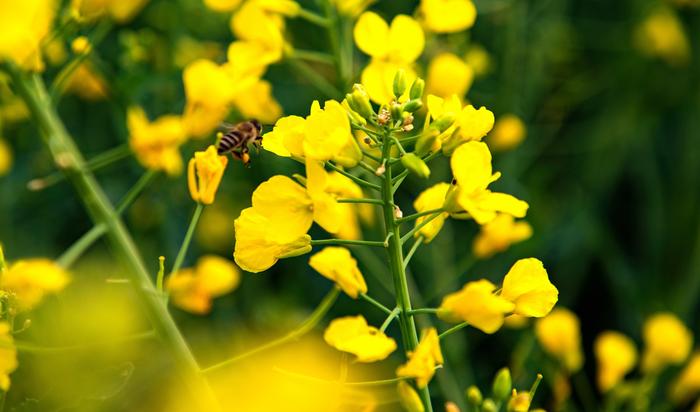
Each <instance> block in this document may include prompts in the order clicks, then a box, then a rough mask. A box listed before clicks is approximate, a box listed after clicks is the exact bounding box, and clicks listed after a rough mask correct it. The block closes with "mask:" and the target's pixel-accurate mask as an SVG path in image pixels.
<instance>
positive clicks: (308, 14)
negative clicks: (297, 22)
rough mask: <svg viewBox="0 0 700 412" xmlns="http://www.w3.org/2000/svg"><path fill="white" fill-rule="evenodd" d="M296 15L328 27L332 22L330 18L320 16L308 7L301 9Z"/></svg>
mask: <svg viewBox="0 0 700 412" xmlns="http://www.w3.org/2000/svg"><path fill="white" fill-rule="evenodd" d="M296 17H299V18H300V19H304V20H306V21H308V22H309V23H313V24H315V25H317V26H321V27H328V26H329V25H330V24H331V22H330V20H329V19H327V18H325V17H323V16H319V15H318V14H316V13H314V12H312V11H309V10H306V9H299V12H298V13H297V15H296Z"/></svg>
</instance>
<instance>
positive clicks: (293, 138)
mask: <svg viewBox="0 0 700 412" xmlns="http://www.w3.org/2000/svg"><path fill="white" fill-rule="evenodd" d="M305 123H306V121H305V119H304V118H303V117H299V116H285V117H283V118H281V119H279V120H277V122H276V123H275V126H274V127H273V128H272V131H270V132H267V133H265V134H264V135H263V142H262V146H263V149H265V150H267V151H268V152H272V153H274V154H276V155H277V156H282V157H290V156H294V157H299V158H303V157H304V148H303V146H302V143H303V141H304V125H305Z"/></svg>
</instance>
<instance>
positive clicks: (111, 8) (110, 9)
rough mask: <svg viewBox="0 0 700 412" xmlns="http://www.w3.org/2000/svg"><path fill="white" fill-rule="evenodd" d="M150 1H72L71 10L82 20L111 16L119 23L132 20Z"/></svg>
mask: <svg viewBox="0 0 700 412" xmlns="http://www.w3.org/2000/svg"><path fill="white" fill-rule="evenodd" d="M146 3H148V0H72V1H71V10H72V11H73V13H75V14H76V15H77V16H79V17H80V18H82V19H86V20H92V19H96V18H99V17H102V16H103V15H109V16H110V17H111V18H112V19H114V21H116V22H118V23H126V22H128V21H129V20H131V19H132V18H133V17H134V16H135V15H136V14H137V13H138V12H139V11H140V10H141V9H142V8H143V7H144V6H145V5H146Z"/></svg>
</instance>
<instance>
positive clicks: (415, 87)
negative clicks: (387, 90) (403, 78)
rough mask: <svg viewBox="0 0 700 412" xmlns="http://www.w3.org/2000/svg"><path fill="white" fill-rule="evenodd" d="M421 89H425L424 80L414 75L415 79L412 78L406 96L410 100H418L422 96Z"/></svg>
mask: <svg viewBox="0 0 700 412" xmlns="http://www.w3.org/2000/svg"><path fill="white" fill-rule="evenodd" d="M423 89H425V80H423V79H421V78H420V77H416V80H414V81H413V84H412V85H411V91H410V92H408V97H409V98H410V99H411V100H416V99H418V100H420V98H421V97H423Z"/></svg>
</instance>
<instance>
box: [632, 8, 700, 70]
mask: <svg viewBox="0 0 700 412" xmlns="http://www.w3.org/2000/svg"><path fill="white" fill-rule="evenodd" d="M634 40H635V45H636V46H637V48H638V49H639V50H640V51H641V52H642V53H644V54H646V55H648V56H652V57H660V58H662V59H664V60H665V61H666V62H667V63H668V64H671V65H674V66H681V65H685V64H687V63H688V60H689V59H690V52H691V51H690V44H689V42H688V38H687V36H686V34H685V30H684V29H683V25H682V23H681V22H680V20H679V19H678V17H677V16H676V14H675V13H674V12H673V10H671V9H670V8H667V7H659V8H656V9H655V10H654V11H653V12H652V13H651V14H649V16H647V18H646V19H645V20H644V21H643V22H641V23H640V24H639V26H638V27H637V29H636V31H635V37H634Z"/></svg>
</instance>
